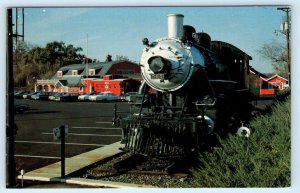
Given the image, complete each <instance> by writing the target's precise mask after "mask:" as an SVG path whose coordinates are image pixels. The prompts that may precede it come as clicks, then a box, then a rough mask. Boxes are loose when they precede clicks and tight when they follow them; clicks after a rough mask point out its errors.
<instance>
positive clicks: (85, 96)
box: [78, 92, 99, 101]
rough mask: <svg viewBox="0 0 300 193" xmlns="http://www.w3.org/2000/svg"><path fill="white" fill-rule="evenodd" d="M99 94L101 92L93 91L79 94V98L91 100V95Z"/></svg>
mask: <svg viewBox="0 0 300 193" xmlns="http://www.w3.org/2000/svg"><path fill="white" fill-rule="evenodd" d="M97 94H99V93H96V92H91V93H87V94H83V95H80V96H78V100H79V101H86V100H89V97H90V96H94V95H97Z"/></svg>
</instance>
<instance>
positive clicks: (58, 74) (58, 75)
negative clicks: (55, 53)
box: [57, 70, 63, 78]
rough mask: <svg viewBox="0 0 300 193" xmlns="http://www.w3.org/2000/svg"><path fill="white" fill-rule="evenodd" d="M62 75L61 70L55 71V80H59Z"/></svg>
mask: <svg viewBox="0 0 300 193" xmlns="http://www.w3.org/2000/svg"><path fill="white" fill-rule="evenodd" d="M62 75H63V73H62V71H61V70H59V71H57V78H61V77H62Z"/></svg>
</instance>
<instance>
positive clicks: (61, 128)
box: [59, 125, 65, 178]
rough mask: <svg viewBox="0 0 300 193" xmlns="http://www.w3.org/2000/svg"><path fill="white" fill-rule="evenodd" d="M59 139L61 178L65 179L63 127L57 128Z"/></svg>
mask: <svg viewBox="0 0 300 193" xmlns="http://www.w3.org/2000/svg"><path fill="white" fill-rule="evenodd" d="M59 130H60V137H61V146H60V156H61V178H65V126H64V125H62V126H60V128H59Z"/></svg>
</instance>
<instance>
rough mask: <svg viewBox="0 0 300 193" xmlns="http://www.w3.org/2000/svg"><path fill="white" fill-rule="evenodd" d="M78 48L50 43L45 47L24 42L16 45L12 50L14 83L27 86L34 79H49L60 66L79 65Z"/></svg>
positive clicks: (59, 43) (55, 42) (61, 43)
mask: <svg viewBox="0 0 300 193" xmlns="http://www.w3.org/2000/svg"><path fill="white" fill-rule="evenodd" d="M80 51H82V48H80V47H74V46H73V45H67V46H66V45H65V43H64V42H57V41H54V42H50V43H48V44H46V46H45V47H44V48H43V47H39V46H35V47H32V46H29V45H28V44H27V43H26V42H23V43H21V44H18V47H16V48H15V50H14V68H13V70H14V72H13V73H14V83H15V85H16V86H19V87H20V86H28V85H30V84H32V83H33V81H34V80H33V77H35V79H40V78H46V79H47V78H51V76H53V73H54V72H55V71H57V70H58V69H59V68H60V67H61V66H65V65H69V64H80V63H81V62H82V61H81V58H82V55H81V54H80V53H79V52H80Z"/></svg>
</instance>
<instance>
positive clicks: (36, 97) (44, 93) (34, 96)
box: [31, 92, 51, 100]
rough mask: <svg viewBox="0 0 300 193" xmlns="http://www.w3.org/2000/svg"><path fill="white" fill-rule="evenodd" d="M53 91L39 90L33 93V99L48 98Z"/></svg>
mask: <svg viewBox="0 0 300 193" xmlns="http://www.w3.org/2000/svg"><path fill="white" fill-rule="evenodd" d="M50 94H51V92H39V93H37V94H34V95H31V99H33V100H48V98H49V95H50Z"/></svg>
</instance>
